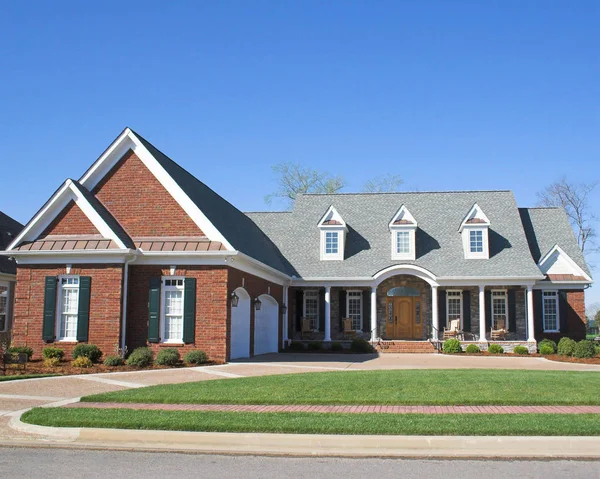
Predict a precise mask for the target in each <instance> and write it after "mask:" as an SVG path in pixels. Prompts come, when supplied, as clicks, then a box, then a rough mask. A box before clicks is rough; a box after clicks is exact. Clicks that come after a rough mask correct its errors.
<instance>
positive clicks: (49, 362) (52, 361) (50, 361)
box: [44, 358, 60, 368]
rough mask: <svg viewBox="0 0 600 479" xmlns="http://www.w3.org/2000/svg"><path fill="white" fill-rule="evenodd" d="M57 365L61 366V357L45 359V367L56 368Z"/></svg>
mask: <svg viewBox="0 0 600 479" xmlns="http://www.w3.org/2000/svg"><path fill="white" fill-rule="evenodd" d="M56 366H60V359H58V358H46V359H44V367H45V368H55V367H56Z"/></svg>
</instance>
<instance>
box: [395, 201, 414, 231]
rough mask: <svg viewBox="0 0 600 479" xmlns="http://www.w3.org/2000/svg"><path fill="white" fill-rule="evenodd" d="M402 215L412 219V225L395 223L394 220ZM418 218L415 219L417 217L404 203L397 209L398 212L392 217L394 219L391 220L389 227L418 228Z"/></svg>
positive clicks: (409, 219) (408, 219)
mask: <svg viewBox="0 0 600 479" xmlns="http://www.w3.org/2000/svg"><path fill="white" fill-rule="evenodd" d="M401 216H402V218H403V219H406V220H407V221H410V222H411V223H412V224H410V225H395V224H394V222H395V221H397V220H398V218H400V217H401ZM417 226H418V225H417V220H415V217H414V216H413V215H412V214H411V213H410V211H408V208H407V207H406V206H405V205H402V206H401V207H400V208H399V209H398V211H396V214H395V215H394V216H393V217H392V220H391V221H390V223H389V225H388V227H389V228H390V230H391V229H392V228H415V229H416V228H417Z"/></svg>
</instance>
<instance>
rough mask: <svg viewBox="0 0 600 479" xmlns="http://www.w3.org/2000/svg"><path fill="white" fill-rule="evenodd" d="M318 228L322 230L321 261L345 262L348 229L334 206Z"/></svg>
mask: <svg viewBox="0 0 600 479" xmlns="http://www.w3.org/2000/svg"><path fill="white" fill-rule="evenodd" d="M318 227H319V229H320V230H321V253H320V254H321V261H328V260H343V259H344V245H345V243H346V233H347V231H348V228H347V227H346V222H345V221H344V220H343V219H342V217H341V216H340V214H339V213H338V212H337V210H336V209H335V208H334V207H333V206H330V207H329V209H328V210H327V212H326V213H325V214H324V215H323V217H322V218H321V220H320V221H319V224H318Z"/></svg>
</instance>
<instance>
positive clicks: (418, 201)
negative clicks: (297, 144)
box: [248, 191, 542, 279]
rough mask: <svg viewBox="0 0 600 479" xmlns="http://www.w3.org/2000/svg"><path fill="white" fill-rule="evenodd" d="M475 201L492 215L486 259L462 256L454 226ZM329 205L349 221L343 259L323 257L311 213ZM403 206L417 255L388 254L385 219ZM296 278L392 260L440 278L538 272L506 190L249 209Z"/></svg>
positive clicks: (344, 198) (366, 272) (307, 200)
mask: <svg viewBox="0 0 600 479" xmlns="http://www.w3.org/2000/svg"><path fill="white" fill-rule="evenodd" d="M475 203H477V204H478V205H479V206H480V207H481V209H482V210H483V211H485V212H486V216H487V217H488V218H489V220H490V227H489V228H490V229H489V239H490V259H485V260H484V259H477V260H474V259H465V257H464V250H463V242H462V237H461V234H460V233H459V232H458V229H459V227H460V225H461V223H462V222H463V221H464V220H465V213H466V212H468V211H469V210H470V209H471V208H472V207H473V205H474V204H475ZM330 205H333V206H334V207H335V208H336V210H337V211H338V212H339V213H340V215H341V216H342V217H343V218H344V220H345V221H346V224H347V227H348V235H347V238H346V251H345V259H344V260H343V261H320V259H319V251H320V250H319V241H320V238H319V230H318V228H316V227H315V219H316V218H319V217H320V216H321V215H322V212H323V211H324V210H326V209H327V208H328V207H329V206H330ZM401 205H405V206H406V208H407V209H408V210H409V211H410V212H411V213H412V215H413V216H414V217H415V218H418V221H419V223H418V224H419V226H418V228H417V232H416V249H417V250H416V253H417V254H416V260H415V261H405V260H392V259H391V250H390V231H389V228H388V225H389V223H390V221H391V220H392V218H393V217H394V215H395V213H396V212H397V211H398V208H399V207H400V206H401ZM248 216H249V217H250V218H251V219H252V220H253V221H254V222H255V223H256V224H257V225H258V226H260V227H261V228H262V230H263V231H264V232H265V234H267V235H268V236H269V237H270V238H271V240H272V241H273V242H274V243H275V244H276V245H277V247H278V248H279V249H280V251H281V252H282V254H283V255H285V257H286V258H287V260H288V261H289V262H290V264H291V267H292V269H291V270H289V273H288V274H293V275H296V276H298V277H301V278H305V279H308V278H311V277H312V278H318V277H321V278H323V277H328V278H332V277H340V278H341V277H366V276H372V275H374V274H375V273H377V272H378V271H381V270H383V269H384V268H387V267H388V266H391V265H395V264H414V265H417V266H420V267H423V268H425V269H427V270H429V271H430V272H431V273H433V274H434V275H436V276H438V277H451V276H454V277H456V276H460V277H485V276H488V277H500V276H503V277H528V278H532V277H538V278H540V279H541V278H542V274H541V272H540V270H539V268H538V267H537V265H536V263H535V262H534V261H533V259H532V257H531V254H530V252H529V246H528V243H527V239H526V237H525V233H524V232H523V227H522V224H521V218H520V216H519V210H518V208H517V204H516V201H515V199H514V196H513V194H512V192H510V191H465V192H431V193H374V194H368V193H364V194H335V195H300V196H298V197H297V198H296V202H295V206H294V210H293V211H292V212H290V213H288V214H287V215H282V214H275V213H248Z"/></svg>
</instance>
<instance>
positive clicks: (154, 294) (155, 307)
mask: <svg viewBox="0 0 600 479" xmlns="http://www.w3.org/2000/svg"><path fill="white" fill-rule="evenodd" d="M160 284H161V281H160V278H150V291H149V294H148V342H149V343H158V342H159V341H160V336H159V332H158V331H159V325H160Z"/></svg>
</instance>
